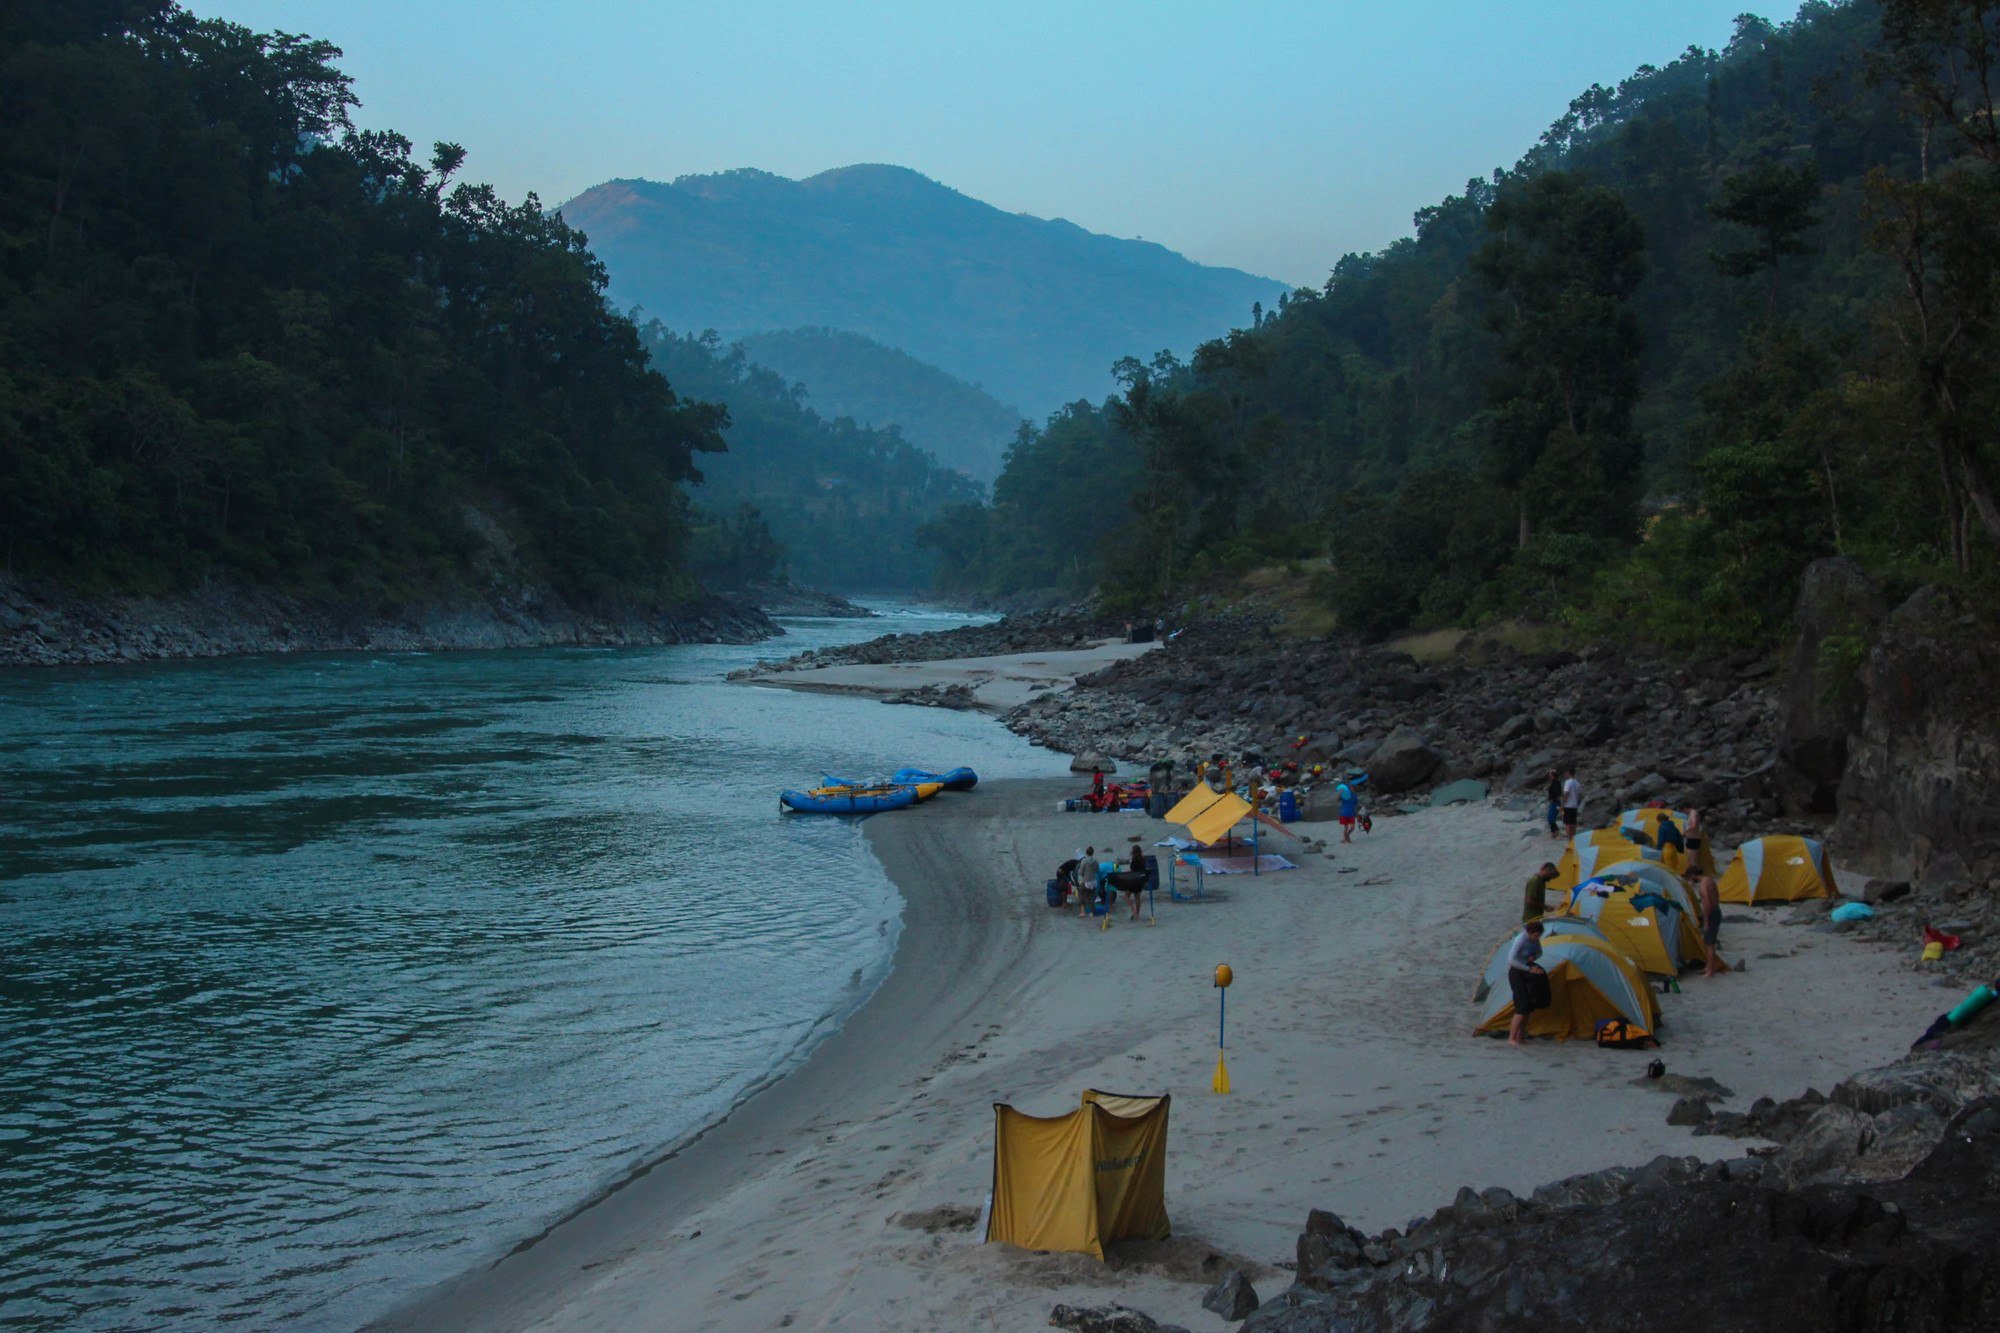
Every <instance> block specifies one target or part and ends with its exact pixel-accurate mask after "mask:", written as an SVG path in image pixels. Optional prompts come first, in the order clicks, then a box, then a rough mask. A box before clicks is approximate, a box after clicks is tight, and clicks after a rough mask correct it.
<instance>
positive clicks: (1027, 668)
mask: <svg viewBox="0 0 2000 1333" xmlns="http://www.w3.org/2000/svg"><path fill="white" fill-rule="evenodd" d="M1159 646H1160V645H1159V644H1158V643H1125V642H1123V641H1121V640H1118V639H1103V640H1100V641H1099V642H1097V643H1095V644H1092V645H1091V646H1090V647H1088V648H1066V649H1060V650H1053V651H1050V652H1042V653H1001V654H998V655H995V656H992V657H953V658H943V659H940V660H938V661H935V662H880V663H865V664H863V663H854V664H848V665H842V666H824V667H807V668H805V669H803V670H798V671H768V670H767V671H761V672H757V673H755V674H753V675H750V676H748V677H746V679H747V680H748V681H749V682H750V683H752V684H757V685H776V686H781V687H783V688H785V689H788V690H818V691H822V692H824V693H827V694H861V695H870V696H875V697H880V698H887V697H889V696H891V695H897V694H905V693H908V692H909V691H911V690H920V689H929V688H937V687H943V688H949V687H951V686H954V685H963V686H965V687H966V688H967V689H969V690H971V691H972V701H973V706H974V707H975V708H979V709H981V710H983V711H985V712H989V713H1004V712H1006V711H1007V710H1008V709H1010V708H1017V707H1019V706H1020V705H1022V704H1024V703H1026V702H1027V701H1028V700H1029V699H1031V698H1033V697H1034V696H1035V695H1036V694H1039V693H1041V692H1042V691H1044V690H1051V689H1056V690H1060V689H1067V688H1068V687H1069V686H1070V685H1072V684H1074V683H1075V681H1076V678H1077V677H1078V676H1082V675H1087V674H1089V673H1090V672H1092V671H1096V670H1098V669H1099V668H1100V667H1106V666H1109V665H1111V664H1112V663H1113V662H1122V661H1124V660H1126V659H1127V658H1131V657H1137V656H1139V655H1140V654H1141V653H1145V652H1150V651H1151V650H1152V649H1154V648H1157V647H1159Z"/></svg>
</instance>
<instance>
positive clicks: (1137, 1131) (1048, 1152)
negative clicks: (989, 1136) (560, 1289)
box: [986, 1089, 1172, 1261]
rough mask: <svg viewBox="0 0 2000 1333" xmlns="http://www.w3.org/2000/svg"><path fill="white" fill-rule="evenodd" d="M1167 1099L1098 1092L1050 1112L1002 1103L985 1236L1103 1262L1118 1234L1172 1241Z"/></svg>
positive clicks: (996, 1123)
mask: <svg viewBox="0 0 2000 1333" xmlns="http://www.w3.org/2000/svg"><path fill="white" fill-rule="evenodd" d="M1169 1100H1170V1099H1169V1098H1167V1097H1165V1096H1160V1097H1129V1096H1121V1095H1119V1094H1116V1093H1108V1092H1098V1091H1096V1090H1095V1089H1092V1090H1089V1091H1086V1092H1085V1093H1084V1094H1083V1105H1082V1106H1080V1107H1078V1108H1077V1109H1076V1110H1074V1111H1071V1112H1070V1113H1069V1114H1068V1115H1059V1116H1051V1117H1042V1116H1032V1115H1024V1114H1023V1113H1021V1112H1019V1111H1016V1110H1015V1109H1014V1108H1013V1107H1011V1106H1007V1105H1004V1104H995V1106H994V1107H993V1115H994V1129H993V1209H992V1213H991V1215H990V1217H989V1220H988V1222H987V1226H986V1239H987V1240H989V1241H1004V1242H1005V1243H1007V1244H1009V1245H1019V1246H1020V1247H1022V1248H1023V1249H1028V1250H1074V1251H1078V1252H1080V1253H1083V1254H1088V1255H1091V1256H1093V1257H1095V1258H1097V1259H1098V1260H1100V1261H1101V1260H1102V1259H1103V1258H1104V1247H1105V1246H1106V1245H1107V1244H1109V1243H1110V1242H1112V1241H1115V1240H1128V1239H1132V1240H1165V1239H1166V1238H1167V1237H1168V1236H1169V1235H1170V1234H1172V1233H1171V1230H1170V1228H1169V1226H1168V1224H1167V1203H1166V1188H1167V1107H1168V1103H1169Z"/></svg>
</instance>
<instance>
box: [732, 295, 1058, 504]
mask: <svg viewBox="0 0 2000 1333" xmlns="http://www.w3.org/2000/svg"><path fill="white" fill-rule="evenodd" d="M741 346H742V348H743V350H744V351H745V352H747V353H749V356H750V359H751V360H752V361H754V362H756V363H757V364H758V365H760V366H763V367H765V368H766V369H768V370H773V371H776V372H777V373H778V374H779V375H782V376H783V377H784V378H785V379H786V380H788V381H790V382H792V383H794V384H800V385H803V386H805V389H806V391H807V392H806V402H807V405H808V406H810V407H811V408H812V409H813V410H814V411H815V412H818V413H819V414H820V415H821V416H823V417H826V418H829V419H832V418H835V417H852V418H853V419H854V420H855V421H857V422H859V423H860V424H862V425H863V426H877V427H886V426H892V425H893V426H898V427H900V428H901V429H902V432H903V436H904V438H905V439H907V440H909V441H910V442H911V443H912V444H915V445H918V446H920V447H922V448H925V449H928V450H930V451H931V453H933V454H934V455H936V456H937V460H938V462H940V463H942V464H944V465H945V466H946V467H949V468H956V469H957V470H958V471H960V472H963V473H965V474H966V475H967V476H969V477H971V478H972V479H973V480H975V481H978V482H980V483H982V484H990V483H991V482H992V480H993V479H994V478H995V477H997V476H999V475H1000V466H1001V464H1002V463H1003V462H1004V461H1005V460H1006V456H1007V446H1008V445H1010V444H1012V443H1013V442H1014V436H1015V434H1016V432H1018V431H1019V430H1020V428H1021V424H1022V420H1021V414H1020V413H1019V412H1018V411H1016V410H1015V409H1013V408H1011V407H1009V406H1007V405H1006V404H1005V403H1002V402H1000V401H999V400H998V399H996V398H994V397H993V395H991V394H989V393H987V392H986V391H985V390H983V389H975V388H974V387H972V386H971V385H970V384H967V383H966V382H965V381H964V380H962V379H959V378H958V377H957V376H955V375H953V374H951V373H950V372H948V371H944V370H940V369H938V368H937V367H936V366H933V365H931V364H929V363H928V362H924V361H919V360H917V359H916V358H915V357H913V356H911V355H910V354H909V353H908V352H899V351H897V350H896V349H895V348H893V347H885V346H884V345H883V344H881V343H879V342H876V341H875V340H874V339H873V338H866V337H863V336H862V335H861V334H858V333H847V332H843V331H841V330H839V329H824V328H821V329H787V330H783V331H780V332H777V333H759V334H755V335H753V336H751V337H748V338H744V339H743V340H742V341H741Z"/></svg>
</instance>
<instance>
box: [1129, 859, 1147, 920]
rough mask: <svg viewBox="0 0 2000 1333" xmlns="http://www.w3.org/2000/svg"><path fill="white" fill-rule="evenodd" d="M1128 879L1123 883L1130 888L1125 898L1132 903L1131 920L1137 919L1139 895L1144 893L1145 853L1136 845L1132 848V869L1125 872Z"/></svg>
mask: <svg viewBox="0 0 2000 1333" xmlns="http://www.w3.org/2000/svg"><path fill="white" fill-rule="evenodd" d="M1126 873H1127V874H1128V875H1129V876H1130V878H1128V879H1127V880H1126V881H1125V882H1126V883H1127V884H1129V885H1131V886H1132V887H1130V888H1128V889H1126V890H1125V896H1126V897H1127V898H1128V899H1130V900H1131V903H1132V919H1133V920H1134V921H1137V920H1138V919H1139V895H1140V894H1142V893H1144V892H1145V891H1146V853H1145V851H1144V850H1142V849H1141V848H1140V847H1139V845H1138V844H1137V843H1134V844H1133V846H1132V868H1131V869H1130V870H1129V871H1127V872H1126Z"/></svg>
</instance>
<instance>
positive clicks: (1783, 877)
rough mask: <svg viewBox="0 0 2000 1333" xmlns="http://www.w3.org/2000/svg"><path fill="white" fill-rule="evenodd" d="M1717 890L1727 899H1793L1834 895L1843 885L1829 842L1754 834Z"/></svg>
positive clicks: (1779, 901) (1730, 866)
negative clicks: (1837, 876) (1837, 880)
mask: <svg viewBox="0 0 2000 1333" xmlns="http://www.w3.org/2000/svg"><path fill="white" fill-rule="evenodd" d="M1716 890H1717V892H1718V894H1719V895H1720V897H1721V898H1722V901H1724V902H1726V903H1791V902H1797V901H1799V900H1800V899H1801V898H1831V897H1833V895H1834V894H1836V893H1838V892H1839V891H1840V886H1839V885H1837V884H1835V883H1834V882H1833V862H1831V861H1829V860H1827V856H1826V844H1825V843H1822V842H1820V841H1819V840H1818V839H1815V838H1797V837H1791V836H1789V835H1780V836H1777V837H1770V838H1752V839H1751V840H1750V841H1748V842H1746V843H1744V844H1743V845H1742V846H1741V847H1738V848H1737V849H1736V859H1735V860H1734V861H1731V862H1730V863H1729V869H1727V870H1725V871H1723V872H1722V878H1721V880H1720V881H1718V882H1717V884H1716Z"/></svg>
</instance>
